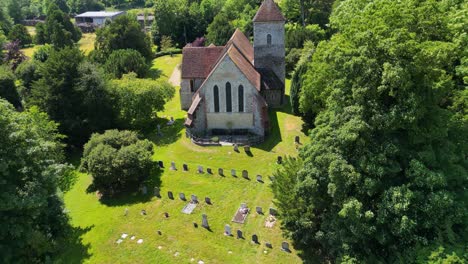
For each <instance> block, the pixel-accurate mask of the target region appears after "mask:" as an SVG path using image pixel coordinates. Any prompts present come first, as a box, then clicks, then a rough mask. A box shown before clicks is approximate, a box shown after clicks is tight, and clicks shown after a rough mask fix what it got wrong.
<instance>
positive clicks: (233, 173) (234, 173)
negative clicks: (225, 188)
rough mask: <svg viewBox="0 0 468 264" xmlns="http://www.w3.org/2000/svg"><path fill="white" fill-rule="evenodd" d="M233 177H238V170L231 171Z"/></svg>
mask: <svg viewBox="0 0 468 264" xmlns="http://www.w3.org/2000/svg"><path fill="white" fill-rule="evenodd" d="M231 175H232V176H233V177H236V170H235V169H232V170H231Z"/></svg>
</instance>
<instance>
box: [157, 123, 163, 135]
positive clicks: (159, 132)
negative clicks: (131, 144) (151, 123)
mask: <svg viewBox="0 0 468 264" xmlns="http://www.w3.org/2000/svg"><path fill="white" fill-rule="evenodd" d="M157 128H158V135H160V136H162V133H161V125H159V124H158V125H157Z"/></svg>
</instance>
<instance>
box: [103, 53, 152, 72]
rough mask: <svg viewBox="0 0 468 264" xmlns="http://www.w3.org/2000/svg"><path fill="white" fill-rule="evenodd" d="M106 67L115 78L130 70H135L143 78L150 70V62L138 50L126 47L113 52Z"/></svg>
mask: <svg viewBox="0 0 468 264" xmlns="http://www.w3.org/2000/svg"><path fill="white" fill-rule="evenodd" d="M104 68H105V70H106V72H107V73H109V74H111V75H112V76H113V77H114V78H122V75H124V74H127V73H130V72H134V73H136V74H137V76H138V77H140V78H142V77H145V75H146V73H147V71H148V64H147V63H146V61H145V58H144V57H143V56H142V55H141V54H140V53H139V52H138V51H136V50H132V49H124V50H116V51H114V52H112V54H111V55H110V57H109V58H108V59H107V61H106V64H105V65H104Z"/></svg>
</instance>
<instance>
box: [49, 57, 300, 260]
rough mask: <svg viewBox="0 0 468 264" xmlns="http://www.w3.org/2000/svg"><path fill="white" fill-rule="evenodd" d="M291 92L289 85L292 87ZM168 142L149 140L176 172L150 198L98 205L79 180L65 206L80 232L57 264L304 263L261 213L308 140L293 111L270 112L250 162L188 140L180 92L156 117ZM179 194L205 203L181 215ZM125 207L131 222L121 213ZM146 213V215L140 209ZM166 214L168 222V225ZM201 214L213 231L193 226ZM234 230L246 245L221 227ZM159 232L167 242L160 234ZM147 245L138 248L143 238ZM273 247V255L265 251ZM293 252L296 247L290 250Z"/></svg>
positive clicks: (164, 61) (159, 181) (163, 176)
mask: <svg viewBox="0 0 468 264" xmlns="http://www.w3.org/2000/svg"><path fill="white" fill-rule="evenodd" d="M180 61H181V57H180V56H174V57H172V58H171V57H168V56H166V57H162V58H159V59H157V60H156V61H155V62H154V64H155V67H157V68H158V69H160V70H161V74H160V75H161V78H166V79H167V78H168V77H169V76H170V75H171V72H172V70H173V69H174V67H175V66H176V65H177V64H179V63H180ZM288 86H289V83H288ZM159 116H160V117H161V118H160V124H161V126H162V128H163V129H162V132H163V134H164V136H163V137H159V136H156V135H155V133H151V134H150V135H148V138H149V139H151V140H152V141H153V142H154V144H155V146H156V148H155V150H156V154H155V155H154V160H155V161H156V160H163V161H164V163H165V166H166V167H167V168H168V167H169V165H170V162H171V161H175V162H176V165H177V167H178V169H179V170H178V171H171V170H169V169H164V170H162V171H161V172H160V173H156V174H157V175H153V176H152V177H151V179H150V180H149V181H148V183H147V185H148V187H149V188H148V190H149V193H148V195H147V196H143V195H140V194H133V195H129V196H127V197H125V198H120V199H114V200H112V201H108V202H106V203H101V202H99V201H98V199H97V197H96V195H95V194H87V193H86V188H87V187H88V185H89V184H90V183H91V178H90V176H88V175H86V174H79V178H78V180H77V182H76V184H75V185H74V187H73V188H72V189H71V190H70V191H69V192H67V193H66V194H65V196H64V199H65V205H66V209H67V211H68V212H69V215H70V218H71V223H72V225H73V226H74V227H75V234H74V235H75V238H76V241H75V243H72V244H70V245H66V246H65V247H66V251H65V252H64V253H63V255H62V256H61V258H59V259H57V260H56V262H57V263H81V262H88V263H197V262H198V261H199V260H203V261H204V262H205V263H300V262H301V259H300V258H299V257H298V252H296V251H294V249H293V250H292V253H286V252H283V251H281V249H280V246H281V242H282V241H285V239H284V238H283V236H282V232H281V229H280V225H279V223H276V224H275V226H274V227H273V228H266V227H264V225H265V219H266V217H267V216H266V215H258V214H257V213H256V212H255V207H256V206H261V207H262V208H263V210H264V211H266V212H268V208H269V207H270V206H274V205H273V202H272V198H273V195H272V193H271V189H270V187H269V185H270V183H271V182H270V180H269V178H268V176H269V175H271V173H272V172H273V171H274V170H275V168H276V167H277V166H278V165H276V163H275V161H276V158H277V156H278V155H283V156H284V155H296V154H297V150H296V149H295V146H294V144H293V141H294V137H295V136H296V135H300V136H301V140H302V141H306V140H307V138H306V136H305V135H304V134H302V132H301V129H302V121H301V120H300V118H298V117H295V116H293V115H291V114H290V107H289V105H288V106H285V107H284V108H282V109H277V110H272V111H271V113H270V117H271V118H272V120H271V123H272V124H273V132H272V134H271V135H270V136H269V137H268V139H267V141H266V142H265V143H263V144H262V145H260V146H257V147H254V148H252V154H253V155H251V156H249V155H246V153H244V152H243V151H241V152H240V153H236V152H234V151H233V150H232V147H199V146H196V145H194V144H192V143H191V142H190V140H188V139H187V138H186V137H185V136H184V131H185V130H184V129H183V120H184V117H185V112H184V111H181V110H180V103H179V93H178V92H177V93H176V96H175V97H174V98H173V100H172V101H170V102H168V103H167V105H166V110H165V111H164V112H162V113H160V114H159ZM170 116H173V117H174V118H175V119H176V123H175V125H174V126H166V122H167V120H168V118H169V117H170ZM183 163H187V164H188V166H189V172H182V164H183ZM198 165H202V166H203V167H204V168H205V169H206V168H207V167H210V168H212V169H213V171H214V172H215V174H214V175H208V174H197V173H196V167H197V166H198ZM218 168H224V170H225V175H226V176H225V177H221V176H220V175H218V174H217V169H218ZM231 169H236V170H237V174H238V175H242V173H241V172H242V170H244V169H246V170H248V171H249V175H250V178H251V179H252V180H246V179H243V178H242V177H237V178H235V177H232V176H230V170H231ZM257 174H260V175H262V176H263V180H264V181H265V183H263V184H262V183H258V182H256V181H255V177H256V175H257ZM155 185H157V186H160V188H161V195H162V198H156V197H153V196H152V194H153V186H155ZM168 191H172V192H173V193H174V198H175V199H174V200H170V199H168V197H167V192H168ZM180 192H183V193H185V195H186V197H187V198H188V199H190V195H191V194H195V195H197V196H198V199H199V201H200V203H199V204H198V206H197V207H196V208H195V210H194V212H193V213H192V214H191V215H186V214H183V213H181V210H182V208H183V207H184V205H186V204H187V202H183V201H181V200H180V199H179V198H178V196H179V195H178V194H179V193H180ZM206 196H208V197H210V198H211V200H212V202H213V204H212V205H207V204H205V202H204V197H206ZM243 202H245V203H247V205H248V206H249V207H250V208H251V210H252V211H251V213H250V214H249V215H248V217H247V220H246V222H245V224H236V223H233V222H231V219H232V217H233V216H234V214H235V212H236V210H237V209H238V207H239V206H240V204H241V203H243ZM125 208H128V210H129V213H128V216H124V210H125ZM142 209H145V210H146V211H147V215H146V216H142V215H140V210H142ZM164 212H168V213H169V215H170V217H169V218H167V219H166V218H165V217H164V216H163V213H164ZM202 214H206V215H207V216H208V222H209V225H210V228H211V231H208V230H206V229H204V228H202V227H198V228H194V226H193V222H197V223H198V224H199V225H201V218H202V216H201V215H202ZM226 224H229V225H230V226H231V227H232V232H233V234H234V235H235V234H236V230H237V229H240V230H242V231H243V233H244V237H245V240H244V239H236V238H235V237H227V236H224V235H223V232H224V226H225V225H226ZM157 230H160V231H161V232H162V235H158V234H157ZM122 233H127V234H129V235H135V236H136V239H135V240H130V239H129V237H127V238H126V239H124V241H123V242H122V243H121V244H117V243H116V240H117V239H119V237H120V236H121V235H122ZM253 234H257V235H258V238H259V241H260V245H256V244H252V243H251V242H250V241H251V237H252V235H253ZM140 238H141V239H143V240H144V242H143V243H142V244H137V242H136V241H137V240H138V239H140ZM265 242H271V243H272V244H273V249H269V248H267V247H266V246H265ZM291 248H292V246H291Z"/></svg>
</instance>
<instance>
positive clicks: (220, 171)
mask: <svg viewBox="0 0 468 264" xmlns="http://www.w3.org/2000/svg"><path fill="white" fill-rule="evenodd" d="M279 158H281V157H278V159H279ZM281 160H282V158H281ZM158 165H159V167H160V168H164V162H163V161H158ZM170 169H171V170H177V167H176V164H175V162H174V161H172V162H171V167H170ZM182 170H183V171H184V172H187V171H189V167H188V165H187V164H185V163H184V164H182ZM206 172H207V173H208V174H213V170H212V169H211V168H207V169H206ZM197 173H199V174H203V173H204V171H203V166H201V165H199V166H198V168H197ZM218 174H219V175H220V176H223V177H224V176H225V174H224V169H223V168H219V169H218ZM231 176H232V177H237V171H236V170H235V169H231ZM242 177H243V178H245V179H247V180H250V178H249V172H248V171H247V170H243V171H242ZM256 180H257V182H259V183H264V181H263V177H262V175H260V174H258V175H257V177H256Z"/></svg>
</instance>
